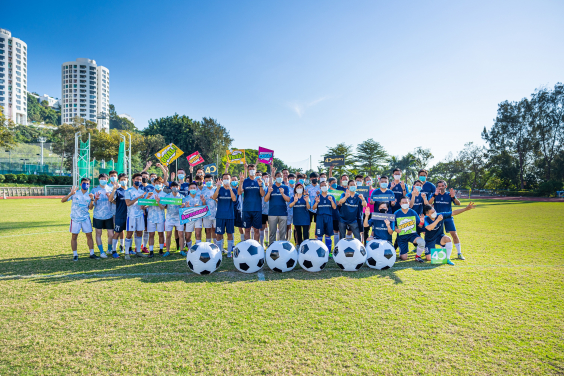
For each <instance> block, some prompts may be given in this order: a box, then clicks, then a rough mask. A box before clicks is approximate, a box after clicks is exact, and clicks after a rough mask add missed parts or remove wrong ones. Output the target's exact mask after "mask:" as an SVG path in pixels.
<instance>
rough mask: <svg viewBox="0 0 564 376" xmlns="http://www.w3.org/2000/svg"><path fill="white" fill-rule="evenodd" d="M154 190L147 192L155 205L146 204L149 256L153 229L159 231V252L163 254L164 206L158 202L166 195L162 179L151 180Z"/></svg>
mask: <svg viewBox="0 0 564 376" xmlns="http://www.w3.org/2000/svg"><path fill="white" fill-rule="evenodd" d="M153 183H154V188H155V190H154V192H151V193H149V195H148V197H147V198H149V199H154V200H155V201H156V202H157V205H156V206H147V232H148V233H149V257H154V255H155V254H154V252H153V249H154V246H155V231H156V232H158V233H159V254H160V255H162V254H163V248H164V244H165V235H164V230H165V206H164V205H162V204H161V203H160V199H161V198H163V197H166V193H165V192H164V190H163V188H164V180H163V179H162V178H160V177H157V178H155V179H154V180H153Z"/></svg>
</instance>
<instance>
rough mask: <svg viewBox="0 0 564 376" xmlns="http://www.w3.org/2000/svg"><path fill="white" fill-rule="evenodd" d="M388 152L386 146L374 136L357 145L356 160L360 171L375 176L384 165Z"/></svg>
mask: <svg viewBox="0 0 564 376" xmlns="http://www.w3.org/2000/svg"><path fill="white" fill-rule="evenodd" d="M387 157H388V153H387V152H386V150H385V149H384V147H383V146H382V145H381V144H380V143H379V142H376V141H374V140H373V139H372V138H370V139H368V140H366V141H364V142H362V143H360V144H358V145H357V147H356V155H355V158H356V162H357V163H358V164H359V171H361V172H363V173H366V174H368V175H370V176H374V175H375V174H376V172H377V171H378V170H379V169H380V168H382V167H383V165H384V163H385V161H386V158H387Z"/></svg>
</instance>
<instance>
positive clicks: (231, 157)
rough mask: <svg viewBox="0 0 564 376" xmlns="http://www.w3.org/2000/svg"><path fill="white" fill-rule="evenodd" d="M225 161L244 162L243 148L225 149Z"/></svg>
mask: <svg viewBox="0 0 564 376" xmlns="http://www.w3.org/2000/svg"><path fill="white" fill-rule="evenodd" d="M227 162H229V163H230V164H245V150H244V149H232V150H227Z"/></svg>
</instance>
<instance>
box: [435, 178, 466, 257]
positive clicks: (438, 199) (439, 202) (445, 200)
mask: <svg viewBox="0 0 564 376" xmlns="http://www.w3.org/2000/svg"><path fill="white" fill-rule="evenodd" d="M446 189H447V183H446V181H444V180H439V181H438V182H437V190H436V191H435V195H434V196H433V197H431V199H430V200H429V204H431V205H433V206H434V207H435V210H436V211H437V212H439V213H446V212H451V211H452V203H453V202H454V204H455V205H460V201H459V200H458V199H457V198H456V195H455V192H454V189H452V188H451V189H450V191H449V192H447V190H446ZM444 224H445V230H446V231H448V232H449V234H450V236H452V240H453V242H454V246H455V247H456V250H457V251H458V259H459V260H464V256H462V251H461V249H460V239H459V238H458V234H457V233H456V226H455V225H454V219H452V218H446V219H445V220H444Z"/></svg>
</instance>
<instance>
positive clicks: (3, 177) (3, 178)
mask: <svg viewBox="0 0 564 376" xmlns="http://www.w3.org/2000/svg"><path fill="white" fill-rule="evenodd" d="M4 180H6V177H5V176H4V175H2V174H0V183H3V182H4Z"/></svg>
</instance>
